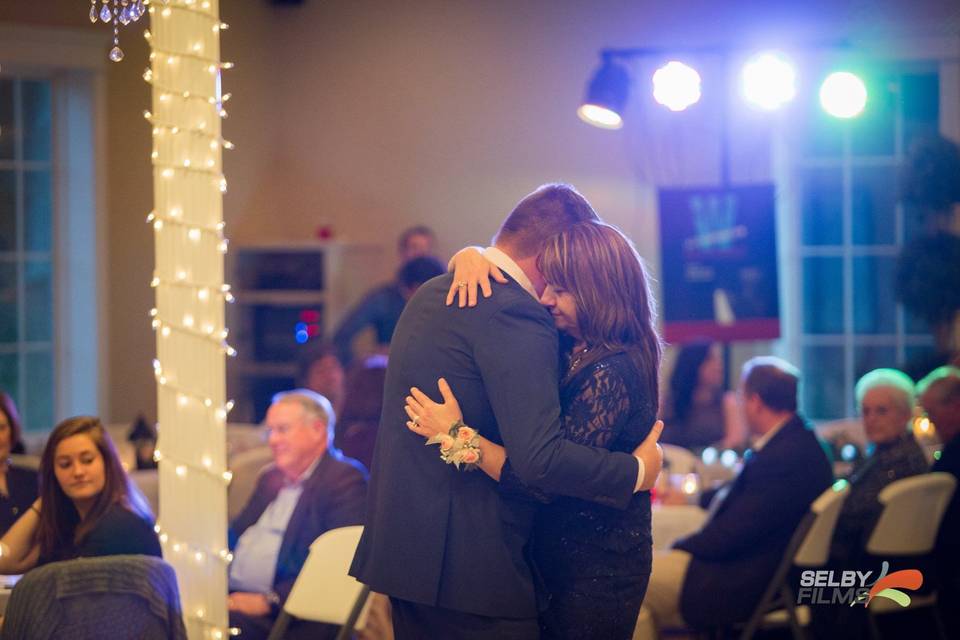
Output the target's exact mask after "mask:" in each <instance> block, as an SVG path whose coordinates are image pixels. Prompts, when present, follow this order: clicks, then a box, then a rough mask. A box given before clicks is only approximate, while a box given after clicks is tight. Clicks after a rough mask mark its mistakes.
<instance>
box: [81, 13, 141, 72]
mask: <svg viewBox="0 0 960 640" xmlns="http://www.w3.org/2000/svg"><path fill="white" fill-rule="evenodd" d="M148 4H150V0H90V22H93V23H94V24H96V23H97V22H98V21H99V22H103V23H104V24H111V25H113V48H112V49H110V53H109V58H110V59H111V60H113V61H114V62H120V61H121V60H123V49H121V48H120V25H121V24H123V25H124V26H126V25H128V24H130V23H131V22H136V21H137V20H139V19H140V16H142V15H143V14H145V13H146V12H147V9H146V5H148Z"/></svg>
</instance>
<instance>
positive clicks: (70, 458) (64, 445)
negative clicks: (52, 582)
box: [0, 416, 160, 574]
mask: <svg viewBox="0 0 960 640" xmlns="http://www.w3.org/2000/svg"><path fill="white" fill-rule="evenodd" d="M40 473H41V475H42V478H43V480H42V482H41V492H40V498H39V499H37V500H36V501H35V502H34V503H33V504H32V505H30V507H29V508H28V509H27V510H26V511H25V512H24V513H23V515H22V516H21V517H20V519H19V520H17V522H16V523H15V524H14V525H13V527H12V528H11V529H10V531H8V532H7V534H6V535H5V536H3V539H2V540H0V573H4V574H7V573H23V572H25V571H28V570H29V569H32V568H33V567H35V566H38V565H41V564H45V563H47V562H55V561H58V560H69V559H71V558H80V557H93V556H111V555H122V554H142V555H152V556H158V557H159V556H160V541H159V539H158V538H157V534H156V533H155V532H154V530H153V521H152V518H151V516H150V510H149V508H148V507H147V506H146V501H145V500H144V498H143V496H142V495H140V492H139V491H138V490H137V489H136V487H134V486H133V485H132V483H131V482H130V480H129V478H128V477H127V474H126V473H125V472H124V470H123V467H122V466H120V459H119V458H118V457H117V452H116V449H115V448H114V446H113V442H111V440H110V436H108V435H107V432H106V431H105V430H104V428H103V425H101V424H100V421H99V420H98V419H97V418H91V417H85V416H81V417H77V418H69V419H67V420H64V421H63V422H61V423H60V424H59V425H57V427H56V428H55V429H54V430H53V432H52V433H51V434H50V438H49V440H47V445H46V447H45V448H44V450H43V456H42V458H41V460H40Z"/></svg>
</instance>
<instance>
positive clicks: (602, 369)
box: [407, 221, 662, 639]
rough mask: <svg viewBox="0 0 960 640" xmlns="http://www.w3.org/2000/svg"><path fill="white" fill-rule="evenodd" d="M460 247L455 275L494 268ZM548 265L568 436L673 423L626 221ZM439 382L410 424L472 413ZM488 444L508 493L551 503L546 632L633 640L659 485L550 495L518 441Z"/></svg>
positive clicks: (631, 435)
mask: <svg viewBox="0 0 960 640" xmlns="http://www.w3.org/2000/svg"><path fill="white" fill-rule="evenodd" d="M458 256H459V257H458V258H455V261H458V266H462V265H460V264H459V263H468V264H470V265H471V266H470V267H469V269H466V270H465V269H463V268H461V270H460V271H459V272H458V274H457V276H456V277H455V278H454V280H455V282H459V281H475V280H477V279H478V278H480V279H482V278H483V277H485V276H486V273H487V270H488V267H487V266H486V265H485V264H478V263H477V262H476V256H475V255H474V256H469V255H468V256H467V257H464V256H463V255H462V254H458ZM538 266H539V270H540V272H541V273H542V274H543V276H544V279H545V280H546V282H547V287H546V290H545V291H544V293H543V295H542V296H541V298H540V302H541V303H542V304H543V305H544V306H545V307H546V308H547V309H548V310H549V311H550V313H551V314H552V315H553V318H554V322H555V324H556V326H557V328H558V329H559V330H560V332H561V334H562V339H561V345H562V347H561V351H562V353H561V354H560V355H561V357H562V359H563V363H564V367H563V369H562V370H563V371H564V374H563V377H562V379H561V381H560V406H561V430H562V433H563V436H564V437H565V438H567V439H569V440H573V441H575V442H578V443H581V444H586V445H590V446H594V447H602V448H606V449H610V450H613V451H623V452H627V453H629V452H631V451H633V450H634V449H635V448H636V447H637V446H638V445H639V444H640V443H641V442H642V441H643V440H644V439H645V438H646V437H647V436H648V435H649V434H650V433H651V431H652V430H654V429H656V430H657V431H658V430H659V428H660V427H661V426H662V425H659V424H657V426H656V427H655V426H654V423H655V420H656V414H657V405H658V400H657V399H658V396H659V388H658V387H659V367H660V354H661V342H660V338H659V337H658V335H657V333H656V329H655V325H654V308H653V297H652V295H651V293H650V287H649V283H648V279H647V274H646V272H645V269H644V267H643V262H642V260H641V259H640V256H639V255H638V254H637V251H636V249H635V248H634V247H633V244H632V243H631V242H630V241H629V240H628V239H627V238H626V237H625V236H624V235H623V234H622V233H621V232H620V231H618V230H617V229H616V228H615V227H612V226H610V225H607V224H604V223H601V222H596V221H589V222H581V223H578V224H576V225H574V226H572V227H570V228H569V229H568V230H566V231H564V232H563V233H560V234H558V235H557V236H555V237H554V238H553V239H552V241H551V242H549V243H548V244H547V247H546V249H545V250H544V252H543V254H542V255H541V257H540V259H539V263H538ZM544 383H545V384H550V383H549V382H547V381H545V382H544ZM439 388H440V390H441V395H442V396H443V398H444V403H443V404H438V403H435V402H433V401H432V400H430V398H428V397H427V396H426V395H425V394H423V393H422V392H421V391H420V390H418V389H412V390H411V396H410V397H409V398H408V399H407V413H408V415H409V416H410V418H411V420H410V422H408V423H407V426H408V428H410V429H411V430H412V431H414V432H416V433H418V434H420V435H423V436H427V437H430V438H432V439H437V438H441V437H443V436H444V435H445V434H447V433H448V430H450V428H451V424H453V423H455V422H457V421H459V420H461V419H462V420H466V421H467V422H469V418H470V417H469V416H461V412H460V409H459V405H458V404H457V401H456V398H455V396H454V394H453V392H452V391H451V389H450V387H449V385H448V384H447V383H446V381H444V380H441V381H440V382H439ZM457 433H458V434H459V433H460V430H459V429H458V431H457ZM465 433H466V434H467V435H472V434H471V432H469V431H468V432H465ZM478 446H479V449H480V452H481V455H480V460H479V467H480V468H481V469H482V470H483V471H484V472H486V473H487V474H488V475H490V476H491V477H493V478H495V479H498V480H499V481H500V486H501V491H502V492H504V493H505V494H508V495H514V496H515V495H517V494H521V495H523V496H524V497H526V498H529V497H531V496H532V497H535V498H538V499H540V500H541V501H544V502H549V503H548V504H546V505H545V506H543V507H542V508H541V509H540V510H539V512H538V515H537V519H536V524H535V527H534V535H533V548H532V551H533V558H534V560H535V564H536V565H537V568H538V569H539V571H540V574H541V575H542V576H543V578H544V582H545V586H546V590H547V591H548V593H549V596H550V604H549V607H548V608H547V610H546V611H545V612H544V613H542V614H541V616H540V627H541V635H542V637H544V638H610V639H616V638H630V637H631V636H632V634H633V628H634V626H635V625H636V620H637V615H638V613H639V610H640V605H641V603H642V602H643V597H644V594H645V592H646V588H647V582H648V579H649V577H650V568H651V561H652V539H651V531H650V526H651V523H650V493H649V492H647V491H643V492H639V493H636V494H634V496H633V499H632V501H631V503H630V506H629V507H628V508H627V509H626V510H624V511H621V510H618V509H614V508H611V507H606V506H602V505H599V504H596V503H591V502H587V501H584V500H580V499H575V498H568V497H560V498H555V499H551V497H550V496H545V495H543V494H541V493H539V492H537V491H534V490H531V489H529V488H527V487H525V486H524V485H523V484H522V483H521V482H520V481H519V480H518V478H517V476H516V475H515V474H514V473H513V472H512V471H511V468H510V458H509V456H510V452H509V450H504V448H503V447H502V446H500V445H497V444H495V443H492V442H490V441H487V440H485V439H484V438H482V437H478ZM471 459H472V458H471ZM463 462H464V463H467V462H469V460H463ZM654 475H655V474H654Z"/></svg>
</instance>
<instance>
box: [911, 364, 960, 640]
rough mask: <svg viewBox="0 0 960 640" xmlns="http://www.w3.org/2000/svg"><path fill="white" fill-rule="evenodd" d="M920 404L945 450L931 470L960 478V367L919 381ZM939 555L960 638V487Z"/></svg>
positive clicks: (952, 626)
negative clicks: (959, 605) (959, 607)
mask: <svg viewBox="0 0 960 640" xmlns="http://www.w3.org/2000/svg"><path fill="white" fill-rule="evenodd" d="M917 394H918V395H919V397H920V404H921V405H922V406H923V409H924V411H926V412H927V416H928V417H929V418H930V421H931V422H933V424H934V426H935V427H936V429H937V435H938V436H939V437H940V442H942V443H943V449H942V450H941V451H940V456H939V457H938V458H937V460H936V462H934V463H933V468H932V469H931V471H937V472H944V473H951V474H953V476H954V477H955V478H957V480H958V481H960V369H958V368H957V367H953V366H944V367H938V368H937V369H934V370H933V371H932V372H931V373H930V374H929V375H928V376H927V377H925V378H924V379H923V380H921V381H920V382H919V383H918V384H917ZM933 551H934V556H935V557H936V567H937V580H938V582H939V587H938V588H939V590H940V592H939V594H938V596H937V601H938V604H939V607H940V613H941V615H942V617H943V620H944V623H945V624H946V627H947V637H949V638H957V637H960V609H958V607H957V603H958V602H960V490H956V491H954V492H953V497H952V498H951V499H950V504H948V505H947V510H946V512H944V514H943V520H941V521H940V531H939V532H938V533H937V543H936V546H935V547H934V550H933Z"/></svg>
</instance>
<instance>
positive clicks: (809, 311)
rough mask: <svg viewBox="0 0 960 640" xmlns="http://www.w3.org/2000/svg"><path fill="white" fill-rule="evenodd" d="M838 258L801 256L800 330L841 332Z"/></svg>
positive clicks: (841, 301) (841, 318) (840, 285)
mask: <svg viewBox="0 0 960 640" xmlns="http://www.w3.org/2000/svg"><path fill="white" fill-rule="evenodd" d="M841 267H842V263H841V260H840V258H804V259H803V332H804V333H843V273H842V269H841Z"/></svg>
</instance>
